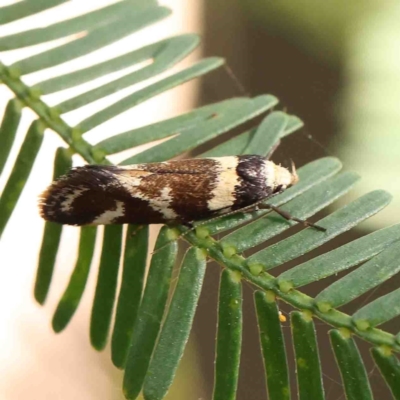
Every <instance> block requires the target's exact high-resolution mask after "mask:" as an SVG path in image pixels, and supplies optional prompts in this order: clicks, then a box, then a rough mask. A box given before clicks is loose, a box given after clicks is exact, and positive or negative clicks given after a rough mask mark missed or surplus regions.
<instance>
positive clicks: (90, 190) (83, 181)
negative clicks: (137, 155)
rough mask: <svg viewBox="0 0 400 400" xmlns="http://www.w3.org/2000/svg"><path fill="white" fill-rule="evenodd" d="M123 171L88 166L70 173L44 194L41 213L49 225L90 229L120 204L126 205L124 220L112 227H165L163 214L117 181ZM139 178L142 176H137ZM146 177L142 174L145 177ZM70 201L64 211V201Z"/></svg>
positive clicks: (109, 167) (122, 218)
mask: <svg viewBox="0 0 400 400" xmlns="http://www.w3.org/2000/svg"><path fill="white" fill-rule="evenodd" d="M120 171H122V172H123V171H124V170H120V169H119V168H118V167H114V166H95V165H87V166H85V167H79V168H75V169H73V170H71V171H70V172H69V173H68V174H67V175H65V176H63V177H61V178H60V179H58V180H57V181H55V182H53V184H52V185H51V186H50V187H49V188H48V189H47V190H46V191H45V192H44V193H43V194H42V196H41V200H40V212H41V215H42V217H43V218H44V219H46V220H47V221H53V222H58V223H61V224H68V225H87V224H91V223H93V221H94V220H95V219H96V218H97V217H99V216H100V215H102V214H103V213H105V212H106V211H113V210H116V207H117V201H120V202H122V203H123V204H124V209H125V212H124V216H123V217H118V218H116V219H115V220H113V221H110V223H111V222H112V223H120V224H123V223H136V224H145V223H146V224H149V223H150V224H152V223H164V222H165V220H164V218H163V216H162V214H161V213H160V212H158V211H156V210H154V209H153V208H151V207H150V206H149V204H148V202H146V201H144V200H141V199H138V198H135V197H133V196H132V193H130V192H129V191H128V190H127V189H126V188H125V187H124V186H123V185H122V184H121V182H120V181H119V180H118V173H119V172H120ZM139 172H140V171H139ZM136 175H137V177H139V173H137V174H136ZM142 175H143V174H142ZM68 199H72V200H71V201H70V204H69V207H68V208H67V209H63V204H64V208H66V207H65V201H68Z"/></svg>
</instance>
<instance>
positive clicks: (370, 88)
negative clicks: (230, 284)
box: [0, 0, 400, 400]
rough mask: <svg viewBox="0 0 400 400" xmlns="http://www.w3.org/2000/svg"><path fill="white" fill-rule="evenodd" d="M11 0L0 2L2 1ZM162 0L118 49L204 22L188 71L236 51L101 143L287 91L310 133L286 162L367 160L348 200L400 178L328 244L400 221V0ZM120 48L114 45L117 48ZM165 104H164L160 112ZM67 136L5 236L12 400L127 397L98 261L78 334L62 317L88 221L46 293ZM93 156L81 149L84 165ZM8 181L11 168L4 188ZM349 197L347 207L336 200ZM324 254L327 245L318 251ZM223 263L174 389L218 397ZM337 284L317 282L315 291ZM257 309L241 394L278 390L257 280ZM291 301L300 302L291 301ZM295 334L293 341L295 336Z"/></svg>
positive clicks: (3, 368)
mask: <svg viewBox="0 0 400 400" xmlns="http://www.w3.org/2000/svg"><path fill="white" fill-rule="evenodd" d="M112 2H113V1H96V2H84V3H83V2H79V1H71V2H68V3H66V4H64V5H61V6H59V7H57V9H55V10H50V11H49V12H44V13H41V14H39V15H37V16H35V17H33V18H30V19H29V20H28V19H26V20H24V21H23V22H21V21H17V23H13V24H9V25H6V26H0V36H6V35H8V34H11V33H14V32H18V31H20V30H24V29H27V28H28V27H32V28H33V27H38V26H45V25H46V24H48V21H54V22H55V20H56V19H57V18H58V19H62V18H67V17H70V16H73V15H77V14H81V13H84V12H85V11H86V10H89V9H93V8H96V7H100V6H102V5H104V4H109V3H112ZM10 3H12V2H11V1H7V2H6V1H1V0H0V5H5V4H10ZM160 3H162V4H164V5H167V6H169V7H171V8H172V10H173V14H172V16H171V17H169V18H168V19H167V20H164V21H162V22H161V23H158V24H157V25H155V26H151V27H149V28H146V29H145V30H143V31H141V32H140V33H139V34H135V35H132V36H130V37H128V38H125V39H124V40H123V41H120V42H118V43H116V44H114V45H112V51H113V53H112V54H113V56H114V55H115V51H117V52H120V53H122V52H125V51H128V50H129V49H132V48H139V47H142V46H143V45H145V44H148V43H151V42H155V41H157V40H160V39H162V38H165V37H168V36H172V35H175V34H178V33H185V32H197V33H199V34H201V35H202V37H203V42H202V46H201V48H200V49H199V50H197V51H196V52H195V53H193V54H192V55H191V56H190V57H189V58H188V59H186V60H184V61H183V62H182V63H180V64H179V65H178V67H177V69H181V68H183V67H184V66H186V65H190V64H191V63H193V62H194V61H195V60H196V59H198V58H200V57H203V56H214V55H215V56H222V57H224V58H225V59H226V60H227V65H228V68H227V69H225V70H224V69H221V70H219V71H216V72H214V73H212V74H210V75H207V76H206V77H205V78H204V79H202V80H201V81H196V82H191V83H189V84H186V85H184V86H183V87H181V88H178V89H175V90H173V91H172V92H170V93H166V94H162V95H160V96H158V97H157V98H155V99H152V100H151V101H148V102H146V103H145V104H142V105H140V106H138V107H137V108H135V109H134V110H132V111H129V112H127V113H124V114H123V115H121V116H119V117H117V118H115V119H113V120H112V121H108V122H107V123H106V124H104V125H103V126H101V127H99V128H97V129H96V132H90V133H89V136H88V137H90V135H91V134H93V136H92V137H93V138H94V137H95V136H96V141H99V140H101V139H102V138H104V137H105V136H107V135H110V133H114V132H115V131H118V132H120V131H121V130H126V129H127V128H131V127H132V128H134V127H138V126H142V125H146V124H149V123H152V122H155V121H158V120H162V119H164V118H168V117H171V116H174V115H177V114H180V113H183V112H186V111H188V110H190V109H192V108H193V107H195V106H198V105H202V104H205V103H210V102H215V101H219V100H222V99H225V98H227V97H230V96H241V95H244V94H247V95H251V96H255V95H258V94H261V93H271V94H273V95H275V96H277V97H278V98H279V100H280V105H279V107H281V108H282V109H285V110H287V111H288V112H290V113H293V114H295V115H297V116H299V117H300V118H301V119H302V120H303V121H304V122H305V128H304V129H303V130H302V131H301V132H299V133H297V134H295V135H292V137H291V138H290V139H289V140H287V141H285V142H284V143H283V145H282V146H281V148H280V149H279V150H278V151H277V154H276V155H275V156H274V159H275V161H276V160H277V161H281V162H285V161H287V160H288V159H293V160H294V161H295V162H296V165H298V166H301V165H303V164H304V163H306V162H308V161H310V160H312V159H315V158H318V157H323V156H326V155H333V156H337V157H339V158H340V159H341V160H342V161H343V162H344V165H345V169H347V170H354V171H356V172H358V173H359V174H360V175H361V176H362V181H361V183H359V184H358V185H357V186H356V188H355V189H354V190H352V192H351V193H350V194H349V195H348V196H346V198H345V201H346V202H347V201H350V200H352V199H354V198H356V197H358V196H360V195H361V194H364V193H366V192H367V191H370V190H373V189H377V188H382V189H386V190H388V191H390V192H391V193H392V194H393V196H394V201H393V203H392V204H391V206H389V207H387V208H386V209H385V210H384V211H383V212H381V213H379V214H378V215H377V216H376V217H373V218H371V219H370V220H369V221H367V222H365V223H363V224H362V225H361V226H360V228H358V229H357V230H353V231H352V232H350V233H348V234H346V235H342V236H341V237H339V238H337V239H336V240H335V241H333V242H330V243H329V244H328V246H324V248H323V250H325V251H326V250H329V249H330V248H333V247H336V246H338V245H340V244H342V243H344V242H346V241H348V240H350V239H353V238H356V237H358V236H360V235H363V234H365V233H367V232H369V231H371V230H374V229H377V228H380V227H384V226H388V225H392V224H393V223H396V222H398V221H399V219H400V184H399V178H398V171H399V170H400V156H399V155H400V136H399V133H398V132H399V131H400V113H399V112H398V107H399V104H400V50H399V45H398V43H399V42H400V26H399V24H398V21H399V19H400V4H399V3H397V2H391V1H382V2H377V1H373V0H362V1H360V0H354V1H352V2H348V1H344V0H336V1H324V2H321V1H319V0H297V1H292V0H280V1H274V2H273V1H268V0H230V1H227V0H195V1H190V2H188V1H186V2H185V1H184V0H165V1H160ZM55 45H56V44H49V46H55ZM128 47H129V49H128ZM44 50H45V47H43V46H34V48H30V49H27V50H19V51H10V52H7V53H2V54H1V55H0V56H1V59H2V61H4V62H5V63H6V64H10V63H12V62H14V61H15V60H18V59H21V58H24V57H26V56H27V54H28V53H27V52H29V54H35V53H38V52H41V51H44ZM104 51H107V49H105V50H104ZM108 51H110V52H111V50H110V49H108ZM98 53H99V54H98ZM96 57H97V58H96ZM105 57H107V55H105V54H104V53H100V52H96V53H95V54H93V55H90V57H87V56H86V57H82V58H81V59H79V61H76V60H75V61H74V62H71V63H68V64H67V63H66V64H65V65H62V66H58V67H55V68H52V69H51V70H48V71H45V73H46V74H52V73H53V74H55V75H56V74H60V73H61V72H62V71H63V70H66V69H69V70H72V69H77V68H82V67H84V66H86V65H90V64H91V63H94V62H96V59H104V58H105ZM108 57H110V56H108ZM42 73H43V72H42ZM170 73H171V71H170V72H168V74H170ZM115 77H116V76H115ZM115 77H113V79H115ZM41 79H43V76H40V74H32V76H28V77H27V83H34V82H38V81H40V80H41ZM157 79H159V78H157ZM110 80H111V79H110ZM146 84H148V82H146ZM137 89H138V85H136V86H135V87H133V88H129V90H128V91H125V92H124V93H117V94H116V95H113V96H114V97H113V96H109V98H107V99H105V101H106V102H105V103H104V102H103V103H101V102H96V103H95V104H93V105H90V106H87V107H84V109H82V110H77V111H76V112H74V113H71V115H67V116H66V119H67V122H69V123H71V124H76V123H78V122H79V121H80V120H81V119H83V116H84V115H85V116H87V115H88V113H90V114H92V113H94V112H95V110H98V109H99V108H102V107H104V106H105V104H110V103H112V102H113V101H115V100H116V99H118V98H120V97H122V96H123V95H126V94H127V93H130V92H132V91H134V90H137ZM74 90H75V89H74ZM77 90H80V91H84V90H87V88H82V87H81V88H78V89H77ZM73 93H74V92H69V93H58V94H55V95H52V96H47V97H48V98H46V99H45V100H46V101H48V102H49V103H50V104H52V102H53V103H55V102H57V101H59V99H60V97H57V96H64V97H66V96H67V97H69V96H72V95H73ZM64 97H63V98H64ZM9 98H11V93H9V92H8V91H7V89H5V88H4V87H1V86H0V112H1V113H2V112H3V108H4V105H5V104H6V102H7V100H8V99H9ZM154 110H157V115H155V113H154ZM32 119H33V115H31V114H30V113H29V112H26V113H25V114H24V120H23V123H24V124H23V125H24V127H25V129H20V131H21V132H22V133H23V132H24V131H26V126H27V125H28V124H29V123H30V121H31V120H32ZM20 136H21V135H20ZM22 139H23V137H17V140H16V143H15V144H14V148H13V149H14V152H15V154H16V152H17V150H18V147H19V145H20V144H21V141H22ZM60 143H61V141H60V140H59V139H58V137H56V135H54V134H53V133H52V132H47V133H46V140H45V143H44V146H43V147H42V149H41V152H40V154H39V157H38V159H37V160H36V163H35V169H34V171H33V174H32V177H31V179H30V180H29V182H28V185H27V186H26V188H25V190H24V192H23V196H22V197H21V199H20V201H19V203H18V208H17V209H16V211H15V212H14V214H13V216H12V218H11V221H10V223H9V225H8V228H7V230H6V231H5V233H4V235H3V238H2V240H1V242H0V251H1V254H2V257H1V260H2V264H4V265H3V267H2V268H1V269H0V304H1V306H0V321H1V323H2V327H1V329H0V342H1V343H2V350H1V352H0V375H1V376H2V379H0V397H1V398H2V399H5V400H16V399H21V398H27V397H29V398H30V399H43V398H52V399H67V398H73V399H77V400H80V399H120V398H122V395H121V373H120V372H119V371H116V370H115V369H114V368H113V367H112V364H111V361H110V357H109V351H108V350H106V351H105V352H103V353H96V352H95V351H94V350H92V349H91V347H90V345H89V340H88V323H89V313H90V306H91V301H92V298H93V293H94V282H95V278H96V271H92V273H91V276H90V281H89V285H88V289H87V290H86V292H85V294H84V301H83V303H82V305H81V307H80V308H79V310H78V312H77V314H76V315H75V317H74V319H73V321H72V323H71V324H70V326H69V327H68V328H67V329H66V331H65V332H63V333H62V334H60V335H55V334H54V333H53V332H52V330H51V327H50V321H51V317H52V313H53V312H54V308H55V306H56V304H57V301H58V299H59V297H60V295H61V294H62V292H63V290H64V288H65V285H66V282H67V281H68V277H69V274H70V272H71V269H72V266H73V262H74V257H75V249H76V243H77V237H76V230H75V229H74V228H67V229H66V230H65V231H63V245H62V249H61V252H60V254H59V255H58V257H57V271H56V274H55V279H54V282H53V286H52V288H51V292H50V296H49V299H48V301H47V303H46V305H45V307H44V308H40V307H39V306H37V305H36V304H35V302H34V300H33V296H32V288H33V281H34V277H35V266H36V261H37V251H38V249H39V245H40V241H41V234H38V232H41V229H43V221H41V220H40V218H39V216H38V214H37V210H36V198H37V195H38V194H39V193H40V192H41V191H42V190H43V188H44V187H45V186H46V185H47V184H48V183H49V182H50V180H51V173H52V171H51V168H50V167H49V166H50V165H51V164H52V157H53V154H54V149H55V148H56V147H57V146H58V145H60ZM79 162H80V161H79V160H76V163H79ZM9 170H10V166H8V170H7V166H6V169H5V173H4V174H3V175H5V176H7V175H8V173H9ZM7 171H8V172H7ZM2 185H4V180H3V179H2V180H1V181H0V188H2ZM339 205H340V204H335V206H336V207H337V206H339ZM19 249H23V251H18V250H19ZM315 254H316V253H315V252H313V253H312V256H314V255H315ZM283 268H285V266H284V267H283ZM219 271H220V269H219V267H218V266H216V265H214V264H210V265H209V268H208V269H207V274H206V282H205V284H204V289H203V292H202V296H201V300H200V305H199V308H198V312H197V315H196V319H195V325H194V332H193V334H192V335H191V338H190V341H189V346H188V349H187V351H186V353H185V356H184V360H183V363H182V364H181V367H180V368H179V371H178V379H177V381H176V382H175V383H174V385H173V388H172V390H171V393H170V394H169V397H168V398H170V399H196V400H197V399H200V398H201V399H204V400H205V399H209V398H210V397H211V393H212V380H213V353H214V339H215V326H216V303H217V289H218V277H219ZM326 282H327V281H325V282H324V283H323V284H321V283H318V284H316V285H312V286H310V287H307V288H306V289H305V290H306V291H307V293H308V294H310V295H315V294H316V293H318V292H319V291H320V290H321V285H323V286H325V285H326V284H327V283H326ZM399 284H400V281H399V278H398V277H394V278H393V279H392V280H391V281H390V282H387V283H385V284H384V285H382V286H380V287H379V288H378V289H377V290H376V291H374V293H373V295H374V296H378V295H382V294H384V293H386V292H388V291H390V290H393V289H394V288H396V287H398V286H399ZM370 295H371V293H369V294H367V295H366V296H363V297H362V298H361V299H357V301H354V302H351V303H350V304H349V305H347V306H345V307H343V310H344V311H345V312H350V313H352V312H354V311H355V310H356V309H358V308H359V307H360V305H361V304H363V303H364V302H365V301H366V298H367V297H368V296H370ZM244 306H245V313H244V325H245V326H244V337H243V340H244V344H245V345H244V349H243V355H242V365H241V367H242V371H241V378H240V382H239V394H238V399H239V400H244V399H252V400H253V399H254V400H258V399H265V398H266V392H265V387H264V378H263V372H262V362H261V357H260V354H259V353H260V351H259V343H258V336H257V331H256V325H255V317H254V312H253V306H252V289H251V288H250V287H247V286H246V288H245V299H244ZM282 311H283V312H284V313H285V312H288V311H290V310H289V309H288V308H287V307H286V306H285V305H284V304H283V305H282ZM317 324H318V322H317ZM399 325H400V324H399V323H398V322H396V321H395V322H392V323H390V324H386V325H385V326H383V328H384V329H387V330H389V331H391V332H397V331H399V329H400V326H399ZM284 329H289V328H288V327H285V328H284ZM318 329H319V330H321V333H322V332H324V331H327V330H328V328H327V327H325V326H323V325H318ZM286 336H287V338H286V339H287V340H288V341H289V340H290V337H289V335H286ZM319 339H320V340H319V346H320V348H321V349H325V348H326V354H324V360H323V361H324V373H325V376H324V383H325V390H326V393H327V394H328V395H327V397H328V399H330V400H338V399H340V398H341V397H340V396H341V393H342V388H341V383H340V376H339V374H338V372H337V370H336V366H335V364H334V361H333V358H332V357H333V355H332V354H331V353H330V349H329V347H330V346H329V345H328V342H327V340H328V338H327V335H326V334H324V333H322V334H320V335H319ZM360 346H361V350H362V352H363V358H364V359H365V360H366V364H367V365H371V371H369V372H370V374H371V376H372V378H371V383H372V386H373V389H374V391H375V393H376V394H377V395H378V396H377V398H380V399H385V398H388V396H389V394H388V392H387V389H386V387H385V383H384V382H383V380H381V379H380V377H379V374H377V373H376V371H374V370H373V368H372V363H371V362H369V353H368V348H369V346H368V345H366V344H362V343H360ZM288 348H289V349H290V348H291V347H290V346H289V347H288ZM364 350H365V351H364ZM289 356H292V355H291V354H289ZM292 378H293V379H294V378H295V377H294V376H292ZM342 398H343V397H342Z"/></svg>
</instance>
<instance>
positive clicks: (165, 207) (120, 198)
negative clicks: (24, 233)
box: [39, 155, 318, 228]
mask: <svg viewBox="0 0 400 400" xmlns="http://www.w3.org/2000/svg"><path fill="white" fill-rule="evenodd" d="M297 181H298V176H297V174H296V170H295V168H294V166H293V167H292V170H289V169H287V168H284V167H281V166H280V165H276V164H274V163H273V162H272V161H270V160H268V159H267V158H265V157H262V156H258V155H244V156H229V157H215V158H198V159H184V160H172V161H166V162H156V163H147V164H134V165H128V166H109V165H86V166H84V167H77V168H73V169H72V170H71V171H70V172H69V173H68V174H66V175H64V176H62V177H60V178H59V179H57V180H56V181H54V182H53V183H52V184H51V185H50V186H49V187H48V188H47V190H45V192H44V193H43V194H42V195H41V198H40V201H39V204H40V205H39V207H40V213H41V216H42V217H43V218H44V219H45V220H47V221H52V222H58V223H60V224H68V225H102V224H140V225H143V224H145V225H147V224H168V225H176V224H184V225H186V226H192V223H193V222H195V221H199V220H204V219H209V218H213V217H216V216H220V215H224V214H229V213H234V212H238V211H247V210H249V209H251V208H253V209H254V207H256V206H257V205H258V206H259V207H263V206H264V205H263V204H260V203H261V202H262V201H263V200H265V199H267V198H269V197H271V196H273V195H274V194H277V193H280V192H282V191H283V190H285V189H286V188H288V187H290V186H292V185H294V184H295V183H296V182H297ZM265 206H266V207H267V208H272V209H274V210H275V211H277V212H279V213H280V214H281V215H283V216H284V217H285V218H287V219H292V220H295V221H298V222H302V223H304V224H306V225H312V226H315V225H313V224H311V223H309V222H307V221H302V220H299V219H296V218H294V217H292V216H290V215H288V214H287V213H285V212H283V211H282V210H279V209H278V208H276V207H273V206H269V205H265ZM315 227H317V226H315ZM317 228H318V227H317Z"/></svg>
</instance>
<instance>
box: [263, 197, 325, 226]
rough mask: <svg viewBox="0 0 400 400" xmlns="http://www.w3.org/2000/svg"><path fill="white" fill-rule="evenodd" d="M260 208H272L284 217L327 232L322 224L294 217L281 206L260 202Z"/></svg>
mask: <svg viewBox="0 0 400 400" xmlns="http://www.w3.org/2000/svg"><path fill="white" fill-rule="evenodd" d="M258 207H259V208H261V209H270V210H273V211H275V212H276V213H277V214H279V215H280V216H282V217H283V218H285V219H287V220H288V221H296V222H299V223H300V224H303V225H304V226H311V227H313V228H315V229H317V230H318V231H321V232H326V228H323V227H322V226H319V225H316V224H313V223H312V222H309V221H307V220H304V219H299V218H296V217H293V216H292V215H290V214H289V213H288V212H286V211H283V210H281V209H280V208H279V207H276V206H273V205H271V204H259V205H258Z"/></svg>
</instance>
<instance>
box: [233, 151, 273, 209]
mask: <svg viewBox="0 0 400 400" xmlns="http://www.w3.org/2000/svg"><path fill="white" fill-rule="evenodd" d="M238 158H239V164H238V166H237V168H236V173H237V174H238V176H239V177H240V184H239V185H237V186H235V197H236V201H235V203H234V205H233V209H234V210H235V209H240V208H243V207H246V206H249V205H251V204H254V203H256V202H257V201H260V200H262V199H264V198H267V197H268V196H270V195H271V194H272V188H269V187H268V186H267V185H266V179H265V172H264V171H265V170H264V161H265V158H264V157H262V156H257V155H247V156H238Z"/></svg>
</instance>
